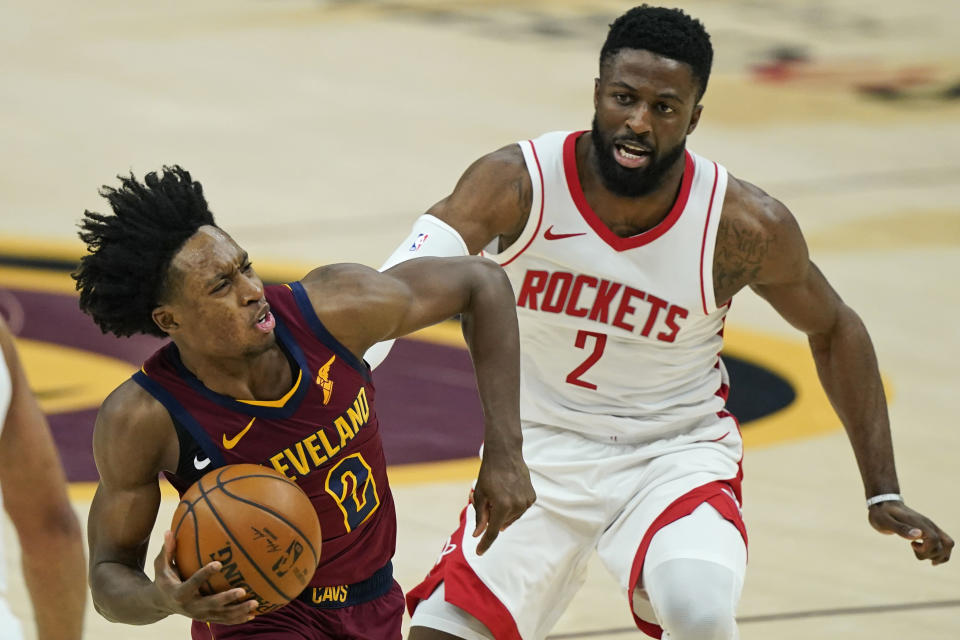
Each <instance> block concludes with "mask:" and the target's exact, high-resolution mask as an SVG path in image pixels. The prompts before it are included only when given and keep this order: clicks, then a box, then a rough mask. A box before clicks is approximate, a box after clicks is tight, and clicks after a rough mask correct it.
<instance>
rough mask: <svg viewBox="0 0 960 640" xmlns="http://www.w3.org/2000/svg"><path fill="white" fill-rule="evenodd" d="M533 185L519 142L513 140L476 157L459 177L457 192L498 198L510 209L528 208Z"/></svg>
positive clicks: (486, 197)
mask: <svg viewBox="0 0 960 640" xmlns="http://www.w3.org/2000/svg"><path fill="white" fill-rule="evenodd" d="M531 186H532V185H531V183H530V173H529V172H528V171H527V161H526V160H525V159H524V157H523V151H522V150H521V149H520V145H519V144H516V143H514V144H510V145H507V146H505V147H501V148H499V149H497V150H496V151H493V152H491V153H488V154H486V155H484V156H481V157H480V158H478V159H477V160H475V161H474V162H473V164H471V165H470V166H469V167H468V168H467V170H466V171H465V172H464V174H463V177H462V178H460V182H459V183H458V184H457V192H458V193H462V194H463V195H468V196H470V197H471V198H480V199H482V200H486V201H490V200H495V201H499V202H501V203H503V205H505V206H506V207H507V208H508V209H514V208H516V209H517V210H526V209H529V208H530V203H531V201H532V197H533V195H532V191H531ZM463 192H466V193H463Z"/></svg>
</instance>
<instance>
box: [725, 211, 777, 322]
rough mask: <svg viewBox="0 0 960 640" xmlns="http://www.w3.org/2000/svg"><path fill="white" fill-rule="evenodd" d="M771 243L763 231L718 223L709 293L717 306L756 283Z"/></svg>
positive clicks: (740, 225)
mask: <svg viewBox="0 0 960 640" xmlns="http://www.w3.org/2000/svg"><path fill="white" fill-rule="evenodd" d="M772 242H773V239H772V238H771V237H770V236H769V235H768V233H766V232H765V230H763V229H760V228H754V229H751V228H748V227H747V226H746V225H744V224H741V223H738V221H735V220H727V219H726V218H721V219H720V226H719V227H718V229H717V248H716V255H715V256H714V267H713V291H714V296H715V297H716V301H717V302H718V303H723V302H726V301H727V300H729V299H730V298H732V297H733V294H735V293H736V292H737V291H739V290H740V289H742V288H744V287H746V286H749V285H751V284H754V283H755V282H757V279H758V277H759V275H760V270H761V268H762V266H763V262H764V260H766V258H767V253H768V251H769V249H770V245H771V244H772Z"/></svg>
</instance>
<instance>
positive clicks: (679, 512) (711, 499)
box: [627, 473, 747, 638]
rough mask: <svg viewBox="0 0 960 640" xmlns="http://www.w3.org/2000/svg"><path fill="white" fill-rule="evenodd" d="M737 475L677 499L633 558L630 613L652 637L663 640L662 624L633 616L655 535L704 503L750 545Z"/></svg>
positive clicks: (663, 514) (642, 541)
mask: <svg viewBox="0 0 960 640" xmlns="http://www.w3.org/2000/svg"><path fill="white" fill-rule="evenodd" d="M737 476H738V477H737V478H734V479H732V480H728V481H726V482H724V481H720V480H718V481H715V482H710V483H708V484H705V485H703V486H701V487H697V488H696V489H693V490H692V491H689V492H687V493H685V494H684V495H682V496H680V497H679V498H677V499H676V500H674V501H673V502H672V503H670V505H669V506H668V507H667V508H666V509H664V510H663V513H661V514H660V515H659V516H658V517H657V519H656V520H654V521H653V524H651V525H650V528H648V529H647V532H646V533H645V534H644V536H643V539H642V540H641V541H640V546H639V548H638V549H637V554H636V556H634V559H633V566H632V567H631V569H630V582H629V584H630V589H629V590H628V591H627V600H628V604H629V605H630V612H631V613H632V614H633V621H634V622H635V623H636V625H637V628H638V629H640V630H641V631H643V632H644V633H645V634H647V635H648V636H650V637H651V638H661V637H663V629H662V628H661V627H660V625H658V624H655V623H653V622H649V621H647V620H643V619H641V618H638V617H637V615H636V614H635V613H633V604H632V599H633V592H634V590H635V589H636V588H637V586H639V584H640V578H641V577H642V576H643V562H644V560H645V559H646V557H647V550H648V549H649V548H650V542H651V541H652V540H653V536H654V534H655V533H657V532H658V531H659V530H660V529H663V528H664V527H665V526H667V525H668V524H671V523H673V522H676V521H677V520H679V519H680V518H683V517H684V516H688V515H690V514H691V513H693V512H694V510H695V509H696V508H697V507H699V506H700V505H701V504H704V503H707V504H709V505H710V506H712V507H713V508H714V509H716V510H717V512H718V513H719V514H720V515H721V516H723V518H724V519H725V520H727V521H729V522H730V523H731V524H733V526H735V527H736V528H737V530H738V531H739V532H740V535H741V536H743V544H744V545H746V544H747V528H746V526H745V525H744V523H743V516H742V515H741V513H740V508H739V506H738V504H737V503H738V502H740V501H741V498H740V480H739V476H740V474H739V473H738V474H737ZM725 489H726V490H729V491H732V492H733V494H734V495H735V496H736V501H734V499H733V498H731V496H730V494H729V493H727V491H725Z"/></svg>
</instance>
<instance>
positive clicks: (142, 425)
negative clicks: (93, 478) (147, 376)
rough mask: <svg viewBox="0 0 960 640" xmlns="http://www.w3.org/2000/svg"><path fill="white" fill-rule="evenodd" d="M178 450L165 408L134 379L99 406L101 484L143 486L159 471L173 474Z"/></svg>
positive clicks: (96, 441) (96, 438)
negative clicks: (111, 482) (142, 483)
mask: <svg viewBox="0 0 960 640" xmlns="http://www.w3.org/2000/svg"><path fill="white" fill-rule="evenodd" d="M178 446H179V444H178V441H177V436H176V430H175V429H174V426H173V420H172V419H171V418H170V414H169V413H168V412H167V410H166V408H164V406H163V405H162V404H160V402H158V401H157V400H156V399H155V398H154V397H153V396H151V395H150V394H149V393H147V392H146V391H145V390H144V389H143V388H142V387H141V386H140V385H139V384H137V383H136V382H134V381H133V380H132V379H128V380H127V381H125V382H124V383H123V384H121V385H120V386H119V387H117V388H116V389H114V390H113V391H112V392H111V393H110V395H108V396H107V397H106V399H105V400H104V401H103V404H102V405H101V406H100V411H99V412H98V413H97V420H96V424H95V425H94V430H93V453H94V458H95V459H96V462H97V470H98V471H99V472H100V476H101V480H102V481H104V482H110V481H115V482H121V483H126V482H128V481H129V482H133V483H141V482H143V481H144V480H145V479H152V478H155V477H156V475H157V474H158V473H159V472H160V471H164V470H173V469H175V468H176V458H177V455H178V453H179V451H178ZM171 467H172V468H171Z"/></svg>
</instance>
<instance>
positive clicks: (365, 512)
mask: <svg viewBox="0 0 960 640" xmlns="http://www.w3.org/2000/svg"><path fill="white" fill-rule="evenodd" d="M324 488H325V489H326V490H327V493H329V494H330V495H331V496H333V499H334V500H336V501H337V506H338V507H340V511H343V524H344V526H345V527H346V528H347V531H348V532H349V531H353V530H354V529H356V528H357V527H359V526H360V525H361V524H363V522H364V521H365V520H366V519H367V518H369V517H370V516H371V515H373V512H374V511H376V510H377V507H379V506H380V497H379V496H378V495H377V483H376V481H375V480H374V479H373V474H372V473H371V472H370V465H368V464H367V461H366V460H364V459H363V456H361V455H360V454H359V453H354V454H353V455H349V456H347V457H346V458H344V459H343V460H341V461H340V462H338V463H337V464H336V466H335V467H333V469H330V473H328V474H327V482H326V486H325V487H324Z"/></svg>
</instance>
